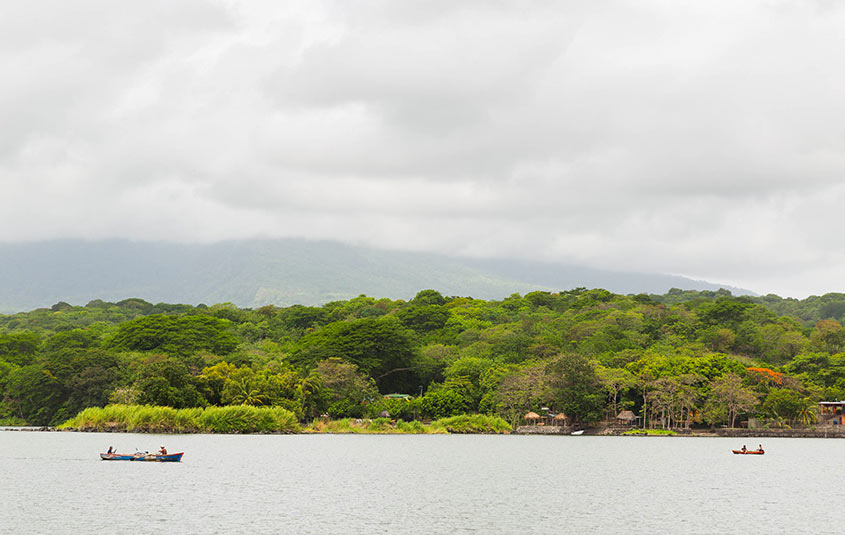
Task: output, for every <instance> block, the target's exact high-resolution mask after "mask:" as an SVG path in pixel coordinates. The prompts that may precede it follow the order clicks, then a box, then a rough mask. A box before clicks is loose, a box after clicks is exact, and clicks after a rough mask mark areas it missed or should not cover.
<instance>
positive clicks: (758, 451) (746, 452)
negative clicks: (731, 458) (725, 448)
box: [731, 450, 766, 455]
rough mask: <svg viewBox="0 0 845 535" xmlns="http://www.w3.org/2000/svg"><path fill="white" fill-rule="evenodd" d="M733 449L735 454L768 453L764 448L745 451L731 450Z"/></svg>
mask: <svg viewBox="0 0 845 535" xmlns="http://www.w3.org/2000/svg"><path fill="white" fill-rule="evenodd" d="M731 451H732V452H734V455H763V454H764V453H766V452H765V451H763V450H745V451H742V450H731Z"/></svg>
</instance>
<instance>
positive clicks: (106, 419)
mask: <svg viewBox="0 0 845 535" xmlns="http://www.w3.org/2000/svg"><path fill="white" fill-rule="evenodd" d="M59 428H60V429H75V430H78V431H129V432H144V433H293V432H296V431H298V430H299V423H298V422H297V420H296V416H294V414H293V413H292V412H290V411H288V410H285V409H283V408H281V407H250V406H248V405H232V406H228V407H207V408H204V409H201V408H192V409H174V408H172V407H156V406H151V405H107V406H106V407H104V408H99V407H89V408H87V409H84V410H83V411H81V412H80V413H79V414H77V415H76V416H75V417H74V418H71V419H70V420H68V421H67V422H65V423H63V424H62V425H61V426H60V427H59Z"/></svg>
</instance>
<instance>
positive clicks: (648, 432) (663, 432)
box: [622, 429, 678, 437]
mask: <svg viewBox="0 0 845 535" xmlns="http://www.w3.org/2000/svg"><path fill="white" fill-rule="evenodd" d="M622 434H623V435H627V436H650V437H651V436H657V437H666V436H672V435H677V434H678V433H676V432H675V431H672V430H671V429H632V430H630V431H625V432H624V433H622Z"/></svg>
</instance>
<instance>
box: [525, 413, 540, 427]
mask: <svg viewBox="0 0 845 535" xmlns="http://www.w3.org/2000/svg"><path fill="white" fill-rule="evenodd" d="M540 419H541V416H540V415H539V414H537V413H536V412H529V413H528V414H526V415H525V421H526V423H528V425H537V422H539V421H540Z"/></svg>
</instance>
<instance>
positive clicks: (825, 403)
mask: <svg viewBox="0 0 845 535" xmlns="http://www.w3.org/2000/svg"><path fill="white" fill-rule="evenodd" d="M819 405H845V401H819Z"/></svg>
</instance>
